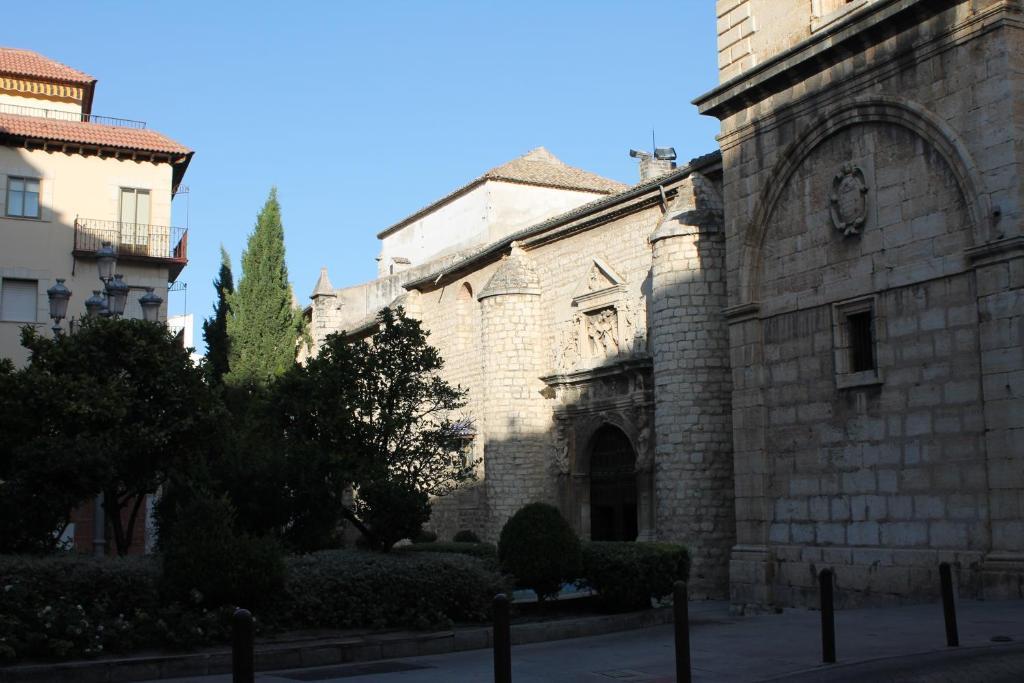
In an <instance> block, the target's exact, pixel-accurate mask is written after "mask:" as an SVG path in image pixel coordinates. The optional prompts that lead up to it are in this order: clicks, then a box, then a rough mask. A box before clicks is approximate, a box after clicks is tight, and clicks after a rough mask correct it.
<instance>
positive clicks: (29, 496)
mask: <svg viewBox="0 0 1024 683" xmlns="http://www.w3.org/2000/svg"><path fill="white" fill-rule="evenodd" d="M22 344H23V345H24V346H25V347H26V348H28V349H29V351H30V357H29V364H28V366H27V367H25V368H23V369H20V370H11V369H10V368H8V369H7V370H6V371H4V372H3V373H2V374H0V384H3V385H4V386H3V387H0V388H2V392H0V393H2V398H0V404H2V405H0V413H2V414H3V415H2V416H0V444H2V445H0V479H3V484H2V485H0V508H2V509H3V510H4V511H5V512H9V511H11V512H16V511H17V507H18V506H19V505H28V506H29V508H34V509H36V510H37V511H38V514H39V519H38V520H37V521H32V520H30V519H26V517H29V516H31V515H30V512H29V509H27V508H26V509H23V510H22V511H21V512H19V513H18V514H17V515H16V519H17V520H21V521H22V522H23V524H22V527H31V529H32V530H33V531H32V537H31V538H29V537H25V538H23V539H22V540H21V541H19V542H18V543H19V544H20V545H22V546H23V547H24V549H26V550H32V549H36V550H45V549H47V548H46V546H47V545H48V544H51V545H52V543H51V539H50V536H52V532H53V530H54V529H56V528H57V526H59V523H60V522H61V521H66V519H67V515H68V513H69V512H70V509H71V508H72V507H74V506H75V505H76V504H79V503H81V502H83V501H84V500H86V499H87V498H89V497H91V496H92V495H95V494H96V493H98V492H102V493H103V494H104V497H105V502H104V505H105V508H106V517H107V521H108V524H109V525H110V528H111V530H112V532H113V537H114V542H115V544H116V549H117V551H118V553H120V554H124V553H126V552H127V551H128V548H129V547H130V545H131V539H132V533H133V531H134V528H135V525H136V523H138V522H139V513H140V511H141V506H142V504H143V497H144V496H145V495H146V494H152V493H155V492H156V491H157V489H158V488H159V487H160V485H161V484H162V483H163V482H165V481H166V480H167V479H168V477H170V476H171V475H172V474H173V473H174V472H175V471H176V470H181V469H183V468H187V467H188V466H189V463H190V462H192V461H196V460H202V459H204V458H205V456H206V455H207V454H208V453H209V452H210V451H211V450H212V441H213V440H215V439H216V434H217V428H216V427H217V424H218V422H219V420H220V417H221V416H220V410H219V409H218V407H217V406H218V403H217V402H216V400H215V399H214V398H213V396H212V395H211V392H210V390H209V388H208V387H207V385H206V383H205V382H204V381H203V374H202V371H201V370H199V369H198V368H196V367H195V366H193V364H192V362H191V360H190V358H189V356H188V353H187V351H186V350H185V349H183V348H182V347H181V346H179V345H178V344H177V343H175V341H174V338H173V337H172V336H171V335H170V333H169V332H168V330H167V328H166V327H165V326H164V325H162V324H157V323H149V322H145V321H142V320H113V319H103V318H98V319H87V320H85V321H83V323H82V325H81V326H80V327H79V328H78V330H77V331H76V333H75V334H73V335H67V336H60V337H57V338H56V339H50V338H48V337H43V336H41V335H40V334H39V333H37V332H36V331H35V330H34V329H33V328H31V327H25V328H23V331H22ZM122 511H124V512H123V513H122ZM4 517H5V520H7V521H11V523H12V524H18V522H17V521H15V520H14V519H10V518H8V516H7V515H6V514H5V515H4ZM33 546H34V547H33Z"/></svg>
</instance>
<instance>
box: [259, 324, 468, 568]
mask: <svg viewBox="0 0 1024 683" xmlns="http://www.w3.org/2000/svg"><path fill="white" fill-rule="evenodd" d="M377 322H378V327H377V331H376V332H374V334H373V335H372V336H371V337H370V338H368V339H361V340H352V339H349V338H347V337H346V336H345V335H344V334H343V333H342V334H333V335H331V336H329V337H328V338H327V340H326V342H325V343H324V345H323V347H322V348H321V349H320V352H319V354H318V355H317V356H316V357H315V358H313V359H311V360H310V361H309V362H308V363H307V364H306V365H305V366H304V367H296V368H294V369H293V370H292V371H291V372H290V373H289V374H288V375H286V376H285V377H284V378H282V381H281V382H280V383H279V384H278V397H277V405H278V407H279V409H280V410H281V411H282V412H281V417H282V418H283V423H282V427H283V430H282V431H283V433H284V436H285V444H286V448H287V450H288V454H289V460H290V463H289V470H290V471H291V473H292V475H291V478H290V482H292V483H291V484H290V487H291V488H292V490H293V491H295V492H296V493H297V492H298V491H300V490H302V489H305V490H307V491H309V493H308V494H298V493H297V495H296V498H297V500H298V501H299V502H300V503H302V504H305V505H307V506H308V505H311V504H314V503H315V505H316V506H317V509H316V510H315V511H314V510H310V511H309V514H310V516H319V518H320V520H321V522H322V523H323V524H324V525H325V527H331V526H334V525H336V524H337V518H338V517H339V516H340V517H342V518H344V519H347V520H349V521H350V522H352V523H353V524H354V525H355V526H356V528H358V529H359V531H360V532H361V533H362V534H363V536H364V537H365V539H366V541H367V542H368V544H369V545H370V546H371V547H375V548H378V549H381V550H386V549H388V548H390V547H391V545H392V544H393V543H394V541H395V540H398V539H400V538H404V537H406V536H408V535H410V534H412V533H415V532H416V531H417V530H418V529H419V527H420V526H421V525H422V524H423V523H424V522H426V521H427V520H428V519H429V507H428V506H427V499H428V496H431V495H434V496H439V495H444V494H446V493H449V492H451V491H452V490H454V489H455V488H457V487H458V486H460V485H461V484H462V483H463V482H465V481H467V480H470V479H472V478H473V477H474V471H473V463H466V462H463V460H462V458H461V452H462V450H463V449H464V446H465V438H466V432H467V423H466V421H465V420H463V419H460V418H459V416H458V415H457V414H458V412H459V411H460V410H461V409H462V408H463V407H465V404H466V400H465V391H464V390H463V389H461V388H459V387H453V386H451V385H450V384H448V383H447V382H446V381H445V380H444V379H442V378H441V377H440V375H439V372H440V370H441V369H442V368H443V366H444V361H443V359H442V358H441V355H440V353H439V352H438V351H437V349H435V348H434V347H432V346H430V345H429V344H428V343H427V335H426V332H424V331H423V329H422V327H421V326H420V324H419V322H418V321H416V320H414V319H412V318H408V317H406V315H405V313H404V311H403V310H402V309H401V308H398V309H397V311H392V310H390V309H384V310H383V311H381V313H380V314H379V315H378V319H377ZM299 477H301V479H300V478H299ZM348 485H353V486H354V487H355V489H356V493H357V499H356V500H357V503H356V504H355V505H353V504H349V503H348V502H347V501H346V499H345V497H344V493H345V489H346V488H347V486H348ZM314 491H315V495H314V494H313V492H314ZM399 510H401V512H400V513H397V514H396V512H397V511H399ZM295 512H296V514H297V515H299V514H300V510H298V509H297V510H295ZM396 534H397V535H396Z"/></svg>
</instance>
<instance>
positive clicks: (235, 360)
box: [226, 188, 303, 385]
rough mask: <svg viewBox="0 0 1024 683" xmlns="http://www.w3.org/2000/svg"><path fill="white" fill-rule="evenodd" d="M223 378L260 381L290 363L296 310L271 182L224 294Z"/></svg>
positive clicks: (298, 328)
mask: <svg viewBox="0 0 1024 683" xmlns="http://www.w3.org/2000/svg"><path fill="white" fill-rule="evenodd" d="M228 302H229V305H230V315H229V316H228V319H227V332H228V340H229V356H228V357H229V365H230V369H229V371H228V374H227V375H226V381H228V382H229V383H232V384H236V385H245V384H266V383H267V382H269V381H270V380H272V379H273V378H275V377H277V376H279V375H281V374H283V373H284V372H285V371H286V370H288V369H289V368H290V367H292V365H294V363H295V352H296V348H297V347H296V344H297V341H298V340H299V338H300V336H301V334H302V327H303V320H302V312H301V310H299V309H298V308H296V307H294V306H293V305H292V294H291V287H290V285H289V284H288V268H287V266H286V265H285V258H284V227H283V226H282V225H281V205H280V204H279V203H278V201H277V188H271V190H270V195H269V196H268V197H267V201H266V203H265V204H264V205H263V209H262V210H261V211H260V213H259V215H258V216H257V217H256V226H255V228H254V229H253V232H252V234H251V235H249V242H248V245H247V246H246V249H245V251H244V252H242V277H241V279H240V280H239V282H238V290H237V291H236V292H235V293H234V294H232V295H230V296H229V297H228Z"/></svg>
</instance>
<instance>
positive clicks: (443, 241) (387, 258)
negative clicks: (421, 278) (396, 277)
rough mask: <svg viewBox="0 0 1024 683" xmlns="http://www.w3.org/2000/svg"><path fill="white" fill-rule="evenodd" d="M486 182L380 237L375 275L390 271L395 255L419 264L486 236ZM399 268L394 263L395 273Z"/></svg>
mask: <svg viewBox="0 0 1024 683" xmlns="http://www.w3.org/2000/svg"><path fill="white" fill-rule="evenodd" d="M486 185H487V183H484V184H482V185H478V186H477V187H475V188H473V189H472V190H470V191H469V192H467V193H466V194H464V195H462V196H460V197H457V198H455V199H454V200H452V201H450V202H448V203H447V204H444V205H443V206H441V207H439V208H437V209H435V210H434V211H431V212H430V213H428V214H426V215H424V216H422V217H420V218H419V219H417V220H415V221H413V222H412V223H410V224H409V225H406V226H404V227H403V228H402V229H400V230H397V231H396V232H394V233H392V234H390V235H388V236H386V237H384V239H382V240H381V251H380V261H379V262H378V264H377V274H378V275H379V276H381V277H383V276H385V275H389V274H390V273H391V271H390V266H391V264H392V259H393V258H395V257H400V258H406V259H409V261H410V262H411V263H410V264H409V265H419V264H420V263H424V262H426V261H428V260H429V259H430V257H431V256H434V255H436V254H439V253H441V252H443V251H446V250H448V249H452V248H457V247H458V246H460V245H465V244H471V243H473V242H478V241H483V240H485V239H486V238H487V188H486ZM398 270H400V268H399V267H397V266H396V268H395V272H398Z"/></svg>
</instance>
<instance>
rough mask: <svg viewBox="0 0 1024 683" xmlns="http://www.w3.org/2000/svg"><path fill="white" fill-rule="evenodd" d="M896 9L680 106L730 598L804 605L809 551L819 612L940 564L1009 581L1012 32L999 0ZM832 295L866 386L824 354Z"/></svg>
mask: <svg viewBox="0 0 1024 683" xmlns="http://www.w3.org/2000/svg"><path fill="white" fill-rule="evenodd" d="M913 4H915V3H876V5H875V6H874V7H869V8H867V10H865V11H861V12H854V13H852V15H851V16H850V17H849V19H848V20H847V21H846V23H842V22H840V23H839V24H837V26H836V27H834V30H833V29H829V30H830V31H833V35H840V34H842V35H848V36H856V42H855V43H854V44H856V45H857V46H858V49H857V50H840V49H836V47H835V46H836V45H837V44H838V39H836V40H833V41H832V42H829V40H831V39H828V40H826V39H825V38H822V39H821V40H820V41H819V42H817V43H816V42H815V39H814V37H813V35H812V36H811V38H810V39H809V41H808V42H806V43H804V44H801V45H800V46H798V49H796V50H794V51H793V52H790V53H785V54H781V55H770V56H769V57H770V58H772V59H774V60H775V61H773V62H772V64H771V67H772V68H773V69H775V70H776V71H780V72H781V71H785V72H787V73H788V74H790V78H789V80H788V81H787V82H786V83H781V82H780V81H778V80H776V81H771V80H770V78H769V76H768V74H767V71H765V72H762V73H751V74H749V76H748V77H747V79H746V81H745V82H741V83H735V84H727V85H726V86H724V87H722V88H720V89H719V90H718V91H715V92H713V93H709V95H707V96H705V97H704V98H702V100H701V103H700V106H701V107H702V108H703V110H704V111H705V112H709V113H714V114H715V115H717V116H719V118H721V119H722V122H723V125H722V136H721V138H720V140H721V144H722V153H723V166H724V173H725V182H724V195H725V205H726V235H727V242H728V254H727V262H728V280H729V303H730V308H729V310H728V315H729V319H730V339H731V341H730V345H731V360H732V368H733V373H732V374H733V387H734V391H733V411H734V412H733V433H734V447H735V478H736V517H737V545H736V547H735V548H734V550H733V553H732V562H731V583H732V596H733V600H734V602H736V603H737V604H738V605H748V604H756V605H760V604H770V603H778V604H813V603H814V600H815V598H814V597H813V585H814V584H813V580H814V574H815V572H816V571H818V570H820V569H821V568H822V567H825V566H829V567H833V568H834V569H835V572H836V582H837V588H838V589H839V599H840V602H841V603H842V604H860V603H863V602H886V601H894V600H906V599H920V598H922V597H924V596H928V595H934V594H935V593H936V591H937V585H938V584H937V580H936V579H935V576H936V574H935V573H936V566H937V563H938V562H939V561H942V560H948V561H952V562H954V563H956V565H957V567H958V573H957V576H958V577H959V582H960V586H961V591H963V592H964V594H973V595H979V594H982V593H984V594H986V595H995V594H1003V595H1006V594H1009V595H1020V594H1021V576H1022V575H1024V562H1022V561H1021V560H1022V559H1024V557H1022V555H1021V553H1020V541H1019V539H1020V538H1021V534H1020V533H1019V531H1020V528H1021V527H1020V525H1021V518H1022V516H1021V513H1022V510H1021V507H1020V504H1021V500H1022V499H1021V491H1022V489H1021V481H1020V478H1019V477H1017V476H1015V473H1019V472H1021V471H1024V441H1022V440H1020V439H1017V438H1013V440H1012V441H1011V440H1010V439H1011V438H1012V437H1015V436H1016V435H1017V434H1019V431H1018V430H1019V428H1020V424H1021V418H1020V416H1021V415H1022V414H1024V405H1022V404H1021V394H1020V391H1019V388H1018V387H1017V383H1016V381H1015V379H1014V378H1016V377H1017V376H1018V373H1019V372H1020V371H1021V368H1022V364H1021V358H1020V353H1019V349H1020V347H1019V339H1017V340H1016V341H1014V339H1015V336H1016V332H1017V331H1019V329H1020V327H1019V325H1020V315H1021V312H1022V311H1021V309H1022V302H1021V298H1020V290H1019V287H1020V281H1019V278H1017V279H1015V278H1014V277H1013V276H1012V275H1011V273H1012V272H1015V269H1016V268H1019V265H1017V264H1018V263H1019V258H1020V249H1021V247H1020V246H1019V240H1020V238H1019V237H1018V235H1019V229H1020V228H1019V221H1020V209H1019V207H1020V189H1021V185H1020V176H1019V154H1020V153H1019V151H1018V150H1017V148H1016V146H1015V145H1014V144H1012V143H1011V139H1012V137H1013V133H1012V132H1011V131H1013V130H1015V129H1016V128H1018V127H1019V126H1020V122H1019V121H1017V120H1016V119H1015V116H1016V115H1015V113H1014V112H1015V107H1019V105H1016V104H1015V103H1016V102H1019V97H1020V95H1019V91H1014V90H1013V88H1012V87H1011V86H1010V83H1011V82H1013V81H1014V80H1015V79H1017V78H1019V77H1018V76H1017V75H1016V74H1017V73H1019V72H1018V71H1017V70H1016V69H1014V68H1011V66H1010V62H1011V61H1012V60H1018V58H1017V57H1011V55H1016V54H1017V53H1019V51H1020V35H1021V34H1020V29H1019V28H1018V27H1017V26H1018V25H1017V23H1016V19H1015V17H1016V15H1015V14H1014V13H1012V11H1011V9H1010V7H1009V6H1008V5H1006V4H1001V3H991V2H982V3H972V2H935V3H916V5H917V6H916V7H909V6H910V5H913ZM904 6H907V7H904ZM755 14H756V13H755ZM854 15H855V16H854ZM758 21H759V17H757V16H754V23H755V25H756V24H757V23H758ZM740 90H742V98H741V97H739V93H740ZM734 95H736V96H734ZM851 189H852V191H853V192H852V194H845V195H844V196H840V195H841V194H843V193H845V192H847V191H848V190H851ZM848 306H863V307H866V310H870V311H871V312H872V315H873V317H874V329H873V334H874V350H875V361H876V365H877V368H876V371H875V372H876V375H877V376H876V377H874V378H873V379H871V378H865V377H863V376H858V377H855V376H853V375H854V374H856V373H849V372H847V370H848V368H846V367H845V365H846V364H847V363H848V362H849V360H848V359H849V353H850V351H849V348H848V345H847V344H846V342H845V341H844V335H845V334H846V332H844V330H846V329H847V328H846V327H845V326H846V325H848V324H849V323H848V322H846V320H847V318H846V317H845V311H847V310H850V309H849V308H848ZM1015 344H1016V346H1014V345H1015ZM987 376H991V377H992V379H990V380H988V381H987V382H986V377H987ZM995 377H998V378H999V379H995ZM867 380H870V381H867ZM993 428H995V429H996V430H997V431H998V434H996V435H994V434H993ZM997 501H998V512H997V511H996V510H997ZM997 529H999V530H1000V531H999V532H997Z"/></svg>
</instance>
